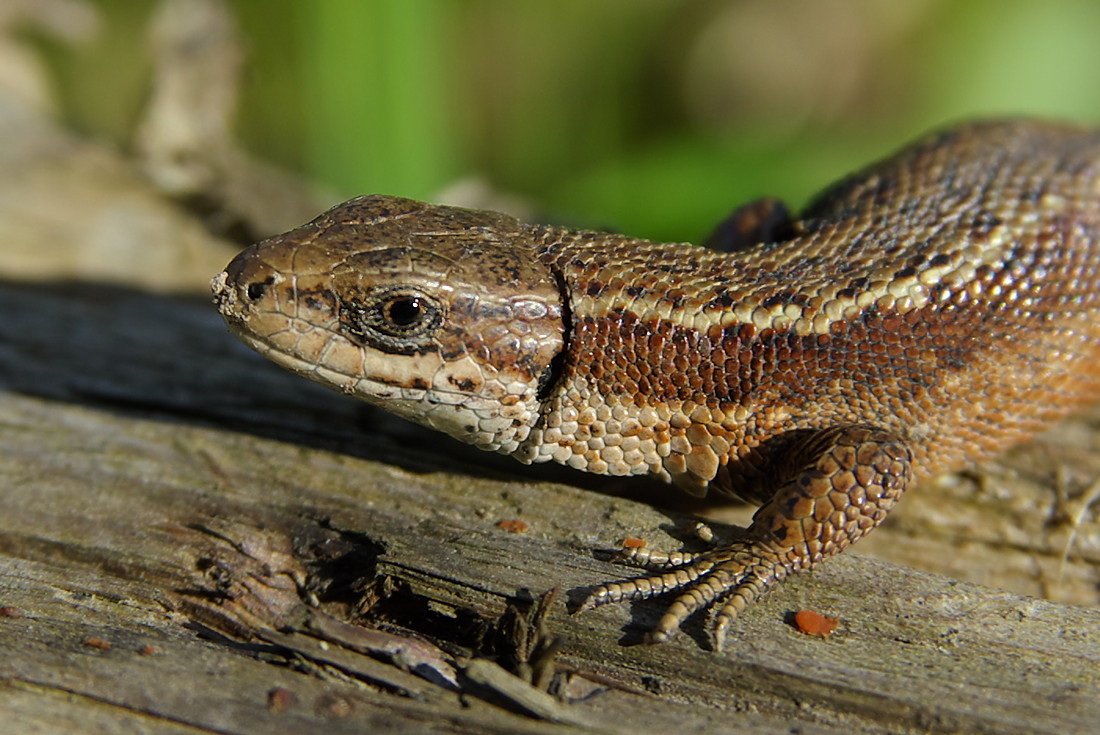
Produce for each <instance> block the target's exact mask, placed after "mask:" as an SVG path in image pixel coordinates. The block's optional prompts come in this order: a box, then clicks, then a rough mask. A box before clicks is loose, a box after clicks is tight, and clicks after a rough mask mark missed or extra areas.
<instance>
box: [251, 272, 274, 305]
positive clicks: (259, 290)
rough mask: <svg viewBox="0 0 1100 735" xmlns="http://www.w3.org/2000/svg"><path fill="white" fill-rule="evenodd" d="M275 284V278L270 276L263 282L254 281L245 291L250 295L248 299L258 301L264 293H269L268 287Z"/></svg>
mask: <svg viewBox="0 0 1100 735" xmlns="http://www.w3.org/2000/svg"><path fill="white" fill-rule="evenodd" d="M274 282H275V277H274V276H268V277H267V278H265V279H264V280H262V281H253V282H252V283H250V284H248V288H246V289H245V292H246V293H247V294H248V298H250V299H252V300H253V301H256V300H257V299H260V298H262V297H263V295H264V293H265V292H266V291H267V287H268V286H270V285H271V284H272V283H274Z"/></svg>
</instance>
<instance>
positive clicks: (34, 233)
mask: <svg viewBox="0 0 1100 735" xmlns="http://www.w3.org/2000/svg"><path fill="white" fill-rule="evenodd" d="M11 119H12V118H11V117H10V116H7V117H5V115H4V110H3V108H2V107H0V141H4V142H2V143H0V145H3V146H8V147H11V146H16V145H20V143H19V142H18V139H17V138H13V135H14V134H13V133H12V128H10V127H5V125H6V124H8V123H10V122H11ZM33 127H34V126H26V128H27V130H28V131H29V130H31V129H32V128H33ZM39 127H41V126H39ZM4 133H8V134H7V135H5V134H4ZM27 134H28V135H30V134H32V133H30V132H28V133H27ZM33 134H34V135H37V134H38V133H33ZM49 134H50V135H54V136H55V137H54V139H53V142H52V143H51V144H50V145H43V146H42V147H41V148H40V151H41V152H40V154H38V155H31V154H27V155H26V156H24V157H23V158H21V159H20V166H21V167H22V168H19V169H18V174H19V179H18V181H19V182H22V184H21V185H17V184H16V182H15V181H14V180H13V179H12V178H11V177H12V176H14V175H15V174H14V173H13V170H14V169H13V168H12V167H11V166H9V167H8V168H7V169H5V172H4V173H3V174H2V175H0V278H2V282H0V313H3V314H4V315H5V318H4V319H3V320H2V321H0V457H2V459H3V461H2V463H0V487H2V488H3V490H2V492H3V506H2V507H3V512H2V513H0V608H3V609H2V610H0V646H2V650H3V652H4V655H3V657H2V658H0V711H2V713H3V717H4V720H5V722H6V723H7V728H6V729H8V730H9V731H12V732H25V731H26V732H127V731H142V732H158V733H159V732H165V733H168V732H194V731H196V730H197V731H199V732H217V733H282V732H287V733H290V732H295V733H297V732H303V731H307V732H308V731H310V730H314V731H318V732H333V733H340V732H365V731H374V730H380V731H403V732H408V731H412V732H415V731H436V732H501V733H504V732H571V731H578V732H582V731H589V732H590V731H595V732H663V731H676V732H683V733H691V732H720V731H736V732H745V733H756V732H760V733H765V732H788V731H797V732H802V733H829V732H846V733H910V732H911V733H917V732H979V733H982V732H988V733H1046V732H1058V733H1087V732H1095V727H1096V722H1097V721H1100V608H1098V607H1097V606H1096V603H1097V602H1098V599H1097V596H1098V578H1100V574H1098V570H1100V524H1098V521H1097V505H1098V504H1096V503H1093V502H1092V501H1093V500H1095V498H1096V491H1095V489H1094V488H1095V483H1096V481H1097V479H1098V478H1100V454H1098V453H1097V448H1098V446H1100V442H1098V441H1097V439H1096V432H1095V430H1094V427H1095V424H1096V422H1097V420H1098V419H1100V414H1098V413H1097V412H1096V411H1095V410H1093V411H1092V412H1091V413H1086V414H1085V415H1084V416H1083V417H1081V418H1078V419H1076V420H1074V421H1072V422H1069V423H1067V424H1066V425H1064V426H1062V427H1059V429H1057V430H1056V432H1054V433H1052V434H1049V435H1047V436H1045V437H1043V438H1042V439H1041V440H1039V441H1037V442H1035V443H1032V444H1030V445H1028V446H1026V447H1024V448H1021V449H1020V450H1018V451H1017V452H1015V453H1014V455H1013V456H1012V457H1010V458H1008V459H1006V460H1005V461H1004V462H1002V463H999V464H997V465H994V466H991V467H986V468H976V469H975V471H974V472H972V473H969V474H967V475H965V476H961V477H954V478H947V479H945V480H942V481H940V482H937V483H932V484H930V485H929V486H927V487H923V488H918V489H917V490H915V491H914V492H913V493H912V497H907V498H906V499H905V500H904V501H903V503H902V508H900V509H899V513H898V514H897V517H896V518H894V519H891V522H890V523H889V524H888V526H887V527H885V528H883V529H880V530H879V531H877V532H876V533H875V534H872V537H871V538H870V539H868V541H867V542H865V543H861V544H860V545H859V546H857V547H856V549H855V553H848V554H845V555H844V556H843V557H841V558H838V559H836V560H833V561H831V562H829V563H828V564H826V565H824V566H822V567H821V568H820V569H818V570H816V571H815V572H813V573H812V574H806V575H802V576H801V577H798V578H796V579H794V580H792V581H791V582H789V583H788V584H786V585H785V586H784V587H783V588H782V589H781V590H779V591H778V592H776V593H774V594H772V595H771V596H770V597H769V598H767V599H766V600H765V601H764V602H763V603H762V604H759V605H757V606H756V607H754V608H753V609H752V610H751V611H749V612H748V613H747V614H746V615H744V616H743V618H741V619H739V620H738V621H737V623H736V625H735V626H734V630H733V631H732V632H731V635H730V638H729V641H728V643H727V645H728V650H726V651H725V652H723V653H722V654H715V653H712V652H710V651H708V650H706V645H705V640H703V637H702V634H701V627H700V626H698V625H689V626H688V628H687V630H686V631H685V633H684V634H683V635H681V636H679V637H677V638H676V639H675V640H673V641H672V642H670V643H669V644H666V645H662V646H642V645H638V641H639V640H640V637H641V634H642V632H643V631H644V630H645V628H646V627H647V626H648V625H650V624H652V623H653V622H654V621H655V620H656V618H657V616H658V615H659V613H660V610H661V605H660V603H659V602H647V603H639V604H636V605H632V606H628V607H609V608H603V609H600V610H596V611H593V612H591V613H586V614H584V615H581V616H569V615H568V612H567V609H568V603H570V602H575V600H576V599H577V596H578V593H579V592H580V591H581V590H583V588H584V587H585V586H588V585H593V584H596V583H599V582H602V581H606V580H608V579H611V578H615V577H618V576H621V575H622V574H623V570H622V569H621V568H618V567H615V566H614V565H612V564H610V563H608V562H606V561H603V560H602V559H601V558H600V556H599V555H598V554H595V553H594V551H593V550H595V549H607V548H613V547H615V546H616V545H617V543H618V542H619V541H620V540H621V539H622V538H623V537H625V536H639V535H640V536H645V537H646V538H647V539H648V540H649V543H650V544H651V545H653V546H657V547H660V548H675V547H677V546H678V545H679V544H680V541H678V540H677V539H676V538H674V536H678V537H680V538H681V539H682V538H684V537H685V533H684V531H683V529H684V528H685V527H686V526H687V525H688V522H689V520H690V519H689V518H688V517H687V516H680V515H674V514H670V513H667V512H663V511H661V510H658V509H657V508H655V507H654V506H653V505H651V504H648V503H646V502H640V501H639V500H638V498H642V499H648V500H654V499H657V500H664V501H665V502H667V503H675V502H678V501H679V500H680V497H679V496H678V495H676V494H674V492H673V491H671V490H669V489H666V488H663V487H654V486H651V485H648V484H646V483H644V482H642V483H610V482H607V481H604V480H602V479H600V478H591V477H586V476H582V475H577V474H574V473H571V472H568V471H565V470H560V469H553V468H524V467H522V466H521V465H519V464H516V463H513V462H511V460H507V459H506V458H498V457H494V456H491V455H484V454H479V453H476V452H474V451H473V450H467V449H466V448H464V447H461V446H459V445H456V444H454V443H452V442H450V441H447V440H445V439H442V438H440V437H438V436H435V435H433V434H431V433H428V432H425V431H421V430H419V429H417V428H415V427H411V426H408V425H407V424H404V423H402V422H399V421H397V420H394V419H390V418H388V417H386V416H385V415H383V414H381V413H378V412H376V411H374V410H373V409H370V408H368V407H366V406H363V405H361V404H357V403H355V402H352V401H350V400H348V399H346V398H344V397H342V396H340V395H338V394H335V393H331V392H328V391H325V390H324V389H322V388H320V387H317V386H314V385H312V384H309V383H307V382H306V381H304V380H302V379H300V378H297V377H295V376H293V375H290V374H287V373H284V372H282V371H281V370H279V369H278V368H277V367H275V366H274V365H272V364H269V363H267V362H266V361H264V360H263V359H262V358H260V357H258V356H256V355H254V354H252V353H250V352H249V351H248V350H247V349H246V348H244V347H243V346H241V345H239V344H237V343H236V342H235V341H234V340H233V338H232V337H231V336H230V335H229V334H228V333H227V332H226V331H225V329H224V327H223V325H222V324H221V322H220V319H219V318H218V316H217V314H216V313H215V311H214V309H213V307H212V306H211V305H210V304H209V302H208V297H207V296H206V295H205V294H204V293H203V289H204V287H205V285H204V283H203V279H204V278H205V277H206V275H207V274H209V275H212V274H213V272H214V271H215V270H216V269H217V268H218V267H220V265H221V264H222V263H224V261H225V260H228V258H229V257H230V256H231V255H232V247H231V246H228V245H226V244H224V243H220V242H218V241H216V240H215V239H213V238H209V237H204V236H203V235H202V234H201V233H202V228H201V225H200V224H199V223H198V221H197V220H194V219H191V218H190V217H189V215H188V214H187V213H186V212H184V211H183V210H180V209H178V208H176V207H175V206H174V205H172V204H171V203H169V202H166V201H165V200H163V199H160V198H159V197H158V196H157V195H156V194H155V193H154V192H152V191H151V190H148V189H147V188H145V185H144V184H143V183H142V181H141V179H140V177H138V176H136V175H135V174H133V172H132V171H131V170H130V169H129V168H128V164H127V163H126V162H125V161H124V160H121V159H118V158H117V157H114V156H113V154H110V153H109V152H106V151H103V150H99V149H96V148H94V147H91V146H90V144H86V143H77V142H76V141H74V140H72V139H71V138H68V137H65V136H64V134H62V133H60V132H59V131H53V132H52V133H49ZM58 146H61V149H62V150H64V151H66V154H65V155H59V154H58V153H57V150H58ZM12 155H13V154H12V153H11V151H7V152H6V153H5V150H0V157H4V156H6V159H5V160H8V161H9V163H10V162H11V160H12ZM88 160H92V161H95V162H96V165H94V166H90V167H88V170H85V169H84V168H83V167H82V166H83V164H82V162H86V161H88ZM51 176H53V177H55V178H56V179H57V181H64V182H65V183H64V186H66V187H68V188H67V189H66V191H67V192H69V196H70V197H71V198H72V201H71V202H70V203H69V204H68V205H67V206H66V207H58V206H54V207H50V206H48V204H49V200H50V191H51V189H50V188H49V187H50V186H55V187H56V186H57V185H58V184H57V183H56V181H54V182H53V183H51V181H52V179H51V178H50V177H51ZM28 182H29V183H28ZM36 182H44V184H43V186H45V188H43V189H40V190H34V187H35V186H38V185H39V184H37V183H36ZM104 182H107V183H104ZM108 187H116V188H114V189H113V190H111V191H113V194H112V193H111V191H106V189H107V188H108ZM83 189H87V190H88V192H89V193H88V194H87V196H86V197H85V198H83V199H82V198H81V197H82V196H83V195H82V194H81V193H80V192H81V191H82V190H83ZM31 202H33V203H35V205H36V206H35V207H34V208H33V209H32V210H30V213H28V205H29V203H31ZM122 203H125V205H126V206H125V207H123V208H122V213H123V214H125V213H126V212H129V213H130V219H127V218H126V217H125V216H123V217H121V219H118V216H119V212H118V211H114V210H117V209H118V208H119V207H120V206H121V204H122ZM55 204H56V200H55ZM112 208H114V210H113V209H112ZM154 215H155V216H154ZM158 217H159V218H160V219H157V218H158ZM74 218H76V219H75V220H74ZM104 221H111V222H116V221H118V222H121V224H120V225H118V226H119V227H120V228H121V229H120V230H119V232H126V231H127V230H126V228H127V227H128V223H131V222H134V223H136V222H141V223H143V224H142V229H141V230H140V232H137V233H130V235H129V236H127V237H121V236H120V235H114V236H113V237H105V238H103V241H104V242H105V243H107V245H112V246H114V247H116V249H117V247H118V246H119V242H120V241H122V240H125V241H126V242H131V243H133V245H134V247H135V249H134V251H133V252H132V253H130V254H128V255H127V254H123V255H121V256H120V255H118V253H117V252H116V253H114V254H111V253H103V252H102V251H99V250H96V249H95V248H96V247H102V245H96V244H94V243H93V244H89V238H90V235H91V234H95V233H96V232H99V233H100V234H102V230H101V229H100V230H97V229H96V228H91V227H80V226H78V225H79V223H80V222H84V223H89V222H99V223H102V222H104ZM74 222H75V223H76V224H74ZM151 222H152V224H150V223H151ZM158 222H163V224H157V223H158ZM181 223H182V224H181ZM135 226H136V225H135ZM181 232H186V233H187V236H188V237H190V238H194V243H193V247H191V248H190V249H189V250H188V251H187V252H188V253H189V254H188V256H187V258H188V261H187V262H188V263H191V264H192V266H188V267H184V266H182V265H177V267H175V268H174V269H173V268H171V267H169V268H168V273H167V274H166V272H165V271H164V270H159V271H158V272H156V273H151V272H150V270H149V265H148V263H149V262H174V260H173V259H178V258H180V257H182V256H181V254H180V251H179V250H178V249H173V248H175V247H176V245H177V242H178V237H179V236H180V233H181ZM173 238H177V239H176V240H174V239H173ZM47 245H48V246H49V247H50V248H52V250H51V253H54V254H51V255H49V256H48V257H47V255H45V254H44V252H43V251H44V248H46V247H47ZM144 249H149V250H151V251H153V252H149V253H144V254H143V250H144ZM159 249H163V250H165V252H159ZM13 253H15V254H18V257H16V255H13ZM74 253H75V255H74ZM119 257H121V258H122V259H123V260H122V262H119V261H116V260H112V261H111V263H110V266H109V268H108V271H109V272H107V273H106V275H104V268H107V266H106V265H104V264H103V263H102V262H101V259H102V258H119ZM126 258H129V261H128V262H127V261H126ZM36 259H37V260H36ZM51 259H56V263H55V265H53V266H52V270H51V265H50V263H51V262H54V261H53V260H51ZM31 261H34V264H35V267H34V269H28V268H26V267H24V265H25V264H26V263H29V262H31ZM5 263H17V264H21V265H20V268H17V269H12V268H7V269H5V267H4V265H3V264H5ZM88 264H91V265H90V266H89V265H88ZM173 271H174V273H173ZM51 273H53V274H55V275H53V276H51ZM200 274H201V275H200ZM165 290H171V291H174V292H176V293H182V294H189V295H183V296H180V295H176V296H164V295H158V294H159V293H163V292H164V291H165ZM624 494H629V495H631V496H633V499H632V498H631V497H624V496H623V495H624ZM1090 503H1091V505H1090ZM708 512H710V513H712V514H717V515H720V516H723V517H732V518H742V519H743V518H745V517H747V514H748V513H749V512H751V511H750V510H748V509H744V508H732V509H731V508H710V509H709V511H708ZM507 520H522V521H524V522H525V523H526V524H527V525H528V526H529V528H528V530H527V532H526V533H520V534H517V533H510V532H508V531H505V530H503V529H501V528H499V527H498V525H497V524H498V523H499V522H500V521H507ZM669 531H671V532H672V534H673V535H670V534H669V533H668V532H669ZM867 551H875V552H880V553H882V554H883V555H884V556H885V557H886V558H892V559H894V560H899V559H900V560H903V561H905V562H906V563H909V564H915V563H917V562H919V563H920V564H921V565H922V568H923V569H925V570H932V571H938V572H942V573H947V574H950V575H952V576H953V577H961V576H969V577H970V578H971V579H976V580H979V581H984V582H988V583H990V584H995V585H997V586H998V587H1001V588H1008V589H1015V590H1018V592H1006V591H997V590H995V589H991V588H988V587H981V586H976V585H975V584H972V583H969V582H961V581H956V579H953V578H951V577H945V576H939V575H937V574H933V573H929V572H928V571H914V570H913V569H912V568H909V567H903V566H896V565H895V564H893V563H890V562H886V561H881V560H877V559H873V558H869V557H868V556H865V555H862V554H865V553H866V552H867ZM555 587H556V588H558V589H559V590H560V596H559V599H558V600H556V601H555V602H553V603H551V604H549V606H548V611H547V615H546V618H545V620H544V621H543V623H544V627H543V628H539V627H538V626H537V625H536V626H533V627H531V628H529V629H528V630H527V631H526V633H523V632H522V631H523V626H522V625H519V626H518V628H519V629H520V630H521V633H515V632H512V633H508V632H506V629H508V626H506V625H503V624H500V622H499V621H500V620H501V616H502V615H504V614H505V611H506V609H507V608H508V606H509V604H511V603H518V604H519V605H520V607H523V606H524V605H525V601H527V600H530V599H531V597H532V596H538V595H541V594H542V593H544V592H546V591H547V590H549V589H551V588H555ZM1020 592H1027V593H1031V594H1043V595H1048V596H1051V597H1054V598H1056V599H1062V600H1071V601H1073V602H1075V603H1077V604H1066V603H1064V602H1049V601H1043V600H1040V599H1035V598H1033V597H1028V596H1024V595H1022V594H1020ZM803 608H809V609H813V610H817V611H819V612H822V613H825V614H828V615H834V616H838V617H839V618H840V628H839V630H838V631H837V632H836V633H835V634H834V635H833V636H831V637H830V638H828V639H820V638H815V637H808V636H805V635H802V634H801V633H798V632H797V631H796V630H795V629H794V628H793V627H792V626H791V625H790V624H789V622H788V621H789V619H790V617H791V615H792V614H793V613H794V612H795V611H798V610H800V609H803ZM348 623H351V624H352V625H348ZM553 638H556V639H557V644H556V645H557V655H556V656H555V657H553V659H552V664H547V663H546V659H545V658H544V659H543V661H542V663H541V666H540V665H539V664H538V663H537V662H536V664H535V666H534V668H535V669H536V670H537V671H543V672H544V673H545V672H548V671H549V672H552V673H553V685H554V687H555V690H556V691H557V692H559V694H558V696H556V697H550V696H547V695H546V694H545V693H543V692H541V691H539V690H538V689H536V688H534V687H532V686H530V685H528V684H526V683H525V682H523V681H522V680H520V679H518V678H516V677H513V676H511V675H510V674H507V673H505V672H504V671H503V670H502V669H501V668H499V667H497V666H496V665H495V664H493V663H491V661H494V660H495V661H497V662H499V663H500V664H501V665H502V666H504V667H505V668H512V669H514V670H517V671H520V672H524V671H527V670H529V669H530V668H531V666H524V665H516V663H515V659H517V658H520V659H522V658H523V657H524V649H526V648H529V647H531V645H535V646H536V647H537V645H538V644H543V645H545V644H546V643H547V642H548V641H550V640H551V639H553Z"/></svg>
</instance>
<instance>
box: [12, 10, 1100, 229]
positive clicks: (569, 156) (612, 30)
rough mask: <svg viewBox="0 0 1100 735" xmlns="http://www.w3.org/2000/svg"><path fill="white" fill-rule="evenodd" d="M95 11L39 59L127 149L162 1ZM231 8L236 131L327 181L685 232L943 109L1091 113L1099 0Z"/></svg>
mask: <svg viewBox="0 0 1100 735" xmlns="http://www.w3.org/2000/svg"><path fill="white" fill-rule="evenodd" d="M13 1H15V0H0V2H13ZM93 5H95V6H96V7H97V8H98V9H99V11H100V12H101V13H102V17H103V21H104V22H103V25H102V28H101V32H100V33H99V34H98V35H97V37H96V38H95V39H94V41H92V42H91V43H87V44H83V45H80V46H78V47H61V46H57V47H55V48H51V49H49V50H50V52H51V53H50V62H51V66H50V68H51V73H53V74H54V75H55V76H56V81H57V83H58V85H59V89H61V91H62V94H61V100H60V102H59V104H60V108H61V113H62V114H63V116H64V117H65V118H66V119H67V120H68V121H69V122H70V123H71V124H73V125H75V126H76V127H77V128H78V129H81V130H83V131H86V132H87V133H90V134H94V135H98V136H103V137H107V138H109V139H113V140H115V141H117V142H118V143H119V144H120V145H122V146H127V145H129V144H130V141H131V140H132V138H133V134H134V126H135V122H136V120H137V119H138V117H139V113H140V110H141V107H142V104H143V102H144V101H145V99H146V96H147V94H148V84H149V81H150V75H151V72H150V68H149V58H150V51H149V48H148V40H147V33H146V28H147V24H148V20H149V16H150V14H151V12H152V10H153V9H154V6H155V3H154V2H152V0H97V1H96V2H94V3H93ZM229 5H230V7H231V8H232V9H233V12H234V13H235V15H236V19H237V21H238V23H239V25H240V31H241V33H242V35H243V37H244V39H245V51H246V55H247V57H246V68H245V74H244V81H243V86H242V89H241V98H240V102H239V111H238V120H237V124H238V128H237V129H238V131H239V140H240V143H241V145H242V146H244V147H245V148H246V149H248V150H249V151H250V152H252V153H253V154H254V155H257V156H259V157H262V158H264V159H266V160H269V161H272V162H275V163H277V164H279V165H280V166H283V167H285V168H287V169H290V170H292V171H296V172H300V173H301V174H302V175H303V176H304V177H306V178H308V179H309V180H312V181H315V182H317V183H318V184H319V185H321V186H323V187H326V188H327V189H328V190H331V191H332V192H333V193H335V194H338V195H340V196H341V197H350V196H352V195H355V194H359V193H368V192H384V193H390V194H400V195H405V196H412V197H416V198H421V199H433V198H436V197H438V196H439V195H440V193H441V192H442V191H443V190H445V189H446V188H448V187H450V186H452V185H454V184H455V182H457V181H460V180H463V179H478V180H481V181H484V182H486V183H487V184H488V185H490V186H491V187H493V188H494V189H498V190H501V191H506V192H509V193H516V194H519V195H521V196H523V197H525V198H526V199H527V200H528V201H530V202H531V203H532V204H533V205H534V207H535V208H536V210H537V211H539V212H542V213H544V214H545V215H546V216H549V217H551V218H554V219H557V220H559V221H565V222H569V223H574V224H582V225H586V226H598V227H611V228H615V229H618V230H620V231H623V232H626V233H628V234H632V235H640V236H645V237H651V238H656V239H668V240H698V239H699V238H701V237H702V236H703V235H704V234H705V233H706V232H707V231H709V229H710V228H711V226H712V225H713V224H714V223H716V222H717V221H718V220H719V219H721V218H722V217H723V216H724V215H725V214H726V213H727V212H728V211H729V209H731V208H732V207H733V206H734V205H736V204H738V203H740V202H743V201H745V200H747V199H750V198H753V197H757V196H761V195H764V194H775V195H779V196H781V197H783V198H784V199H786V200H787V201H788V202H789V203H790V204H793V205H795V206H798V205H800V204H802V203H804V202H805V200H806V198H807V197H808V196H809V195H811V194H812V193H813V192H814V190H816V189H818V188H820V187H822V186H824V185H825V184H827V183H829V181H831V180H832V179H834V178H837V177H838V176H840V175H842V174H844V173H846V172H848V171H849V170H851V169H852V168H854V167H857V166H859V165H862V164H864V163H867V162H869V161H870V160H871V159H872V158H874V157H876V156H879V155H882V154H884V153H886V152H888V151H889V150H891V149H893V148H895V147H898V146H899V145H901V144H902V143H904V142H905V141H906V140H907V139H908V138H910V137H912V136H914V135H916V134H919V133H921V132H923V131H924V130H926V129H928V128H930V127H934V126H937V125H941V124H943V123H945V122H950V121H953V120H957V119H960V118H969V117H977V116H990V115H999V114H1029V115H1043V116H1052V117H1058V118H1066V119H1071V120H1077V121H1081V122H1085V123H1096V122H1100V83H1098V79H1097V77H1098V71H1100V3H1097V2H1095V1H1094V0H1052V1H1048V2H1041V3H1040V2H1034V1H1033V0H967V1H965V2H963V1H959V0H911V1H907V2H901V1H900V0H899V1H893V2H891V1H885V0H727V1H719V0H556V1H555V2H535V1H534V0H531V1H521V0H312V1H311V2H304V1H301V2H298V1H295V0H233V1H232V2H230V3H229ZM46 45H47V46H48V45H49V44H48V43H47V44H46Z"/></svg>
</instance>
